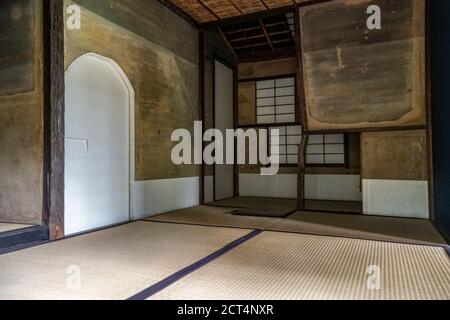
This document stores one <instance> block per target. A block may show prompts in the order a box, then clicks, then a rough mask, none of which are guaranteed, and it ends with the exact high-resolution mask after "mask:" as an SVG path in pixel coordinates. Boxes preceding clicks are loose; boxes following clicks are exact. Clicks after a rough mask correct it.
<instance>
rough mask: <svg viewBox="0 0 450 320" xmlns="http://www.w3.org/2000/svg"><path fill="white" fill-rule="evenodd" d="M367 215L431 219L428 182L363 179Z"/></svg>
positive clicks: (364, 203) (364, 206) (364, 205)
mask: <svg viewBox="0 0 450 320" xmlns="http://www.w3.org/2000/svg"><path fill="white" fill-rule="evenodd" d="M363 194H364V200H363V208H364V214H366V215H381V216H393V217H405V218H421V219H429V217H430V213H429V203H428V182H427V181H399V180H363Z"/></svg>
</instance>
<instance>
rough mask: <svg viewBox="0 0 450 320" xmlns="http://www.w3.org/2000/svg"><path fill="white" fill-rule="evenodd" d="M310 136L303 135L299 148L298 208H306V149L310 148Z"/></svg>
mask: <svg viewBox="0 0 450 320" xmlns="http://www.w3.org/2000/svg"><path fill="white" fill-rule="evenodd" d="M308 142H309V136H308V135H306V134H303V135H302V142H301V143H300V147H299V148H298V177H297V178H298V179H297V190H298V192H297V193H298V196H297V209H298V210H300V211H302V210H305V209H306V205H305V175H306V149H307V148H308Z"/></svg>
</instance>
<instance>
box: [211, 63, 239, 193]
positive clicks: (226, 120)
mask: <svg viewBox="0 0 450 320" xmlns="http://www.w3.org/2000/svg"><path fill="white" fill-rule="evenodd" d="M214 101H215V103H214V107H215V127H216V129H219V130H220V131H222V133H223V134H224V135H225V132H226V129H234V81H233V70H232V69H230V68H228V67H227V66H225V65H223V64H222V63H220V62H219V61H215V97H214ZM222 147H224V146H221V145H217V148H222ZM224 158H226V153H225V152H224ZM215 175H216V177H215V198H216V200H222V199H227V198H231V197H233V196H234V166H233V165H216V166H215Z"/></svg>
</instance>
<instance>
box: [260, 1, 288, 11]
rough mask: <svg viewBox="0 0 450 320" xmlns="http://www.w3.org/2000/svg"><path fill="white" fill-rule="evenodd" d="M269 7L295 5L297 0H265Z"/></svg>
mask: <svg viewBox="0 0 450 320" xmlns="http://www.w3.org/2000/svg"><path fill="white" fill-rule="evenodd" d="M264 2H265V3H266V5H267V6H268V7H269V9H276V8H281V7H287V6H292V5H295V0H264Z"/></svg>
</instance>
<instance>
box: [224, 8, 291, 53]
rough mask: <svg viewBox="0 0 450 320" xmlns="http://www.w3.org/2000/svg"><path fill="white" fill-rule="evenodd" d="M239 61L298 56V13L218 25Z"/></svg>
mask: <svg viewBox="0 0 450 320" xmlns="http://www.w3.org/2000/svg"><path fill="white" fill-rule="evenodd" d="M218 30H219V32H220V33H221V34H222V37H223V38H224V41H225V42H226V43H227V44H228V46H229V47H230V49H231V50H232V51H233V52H234V53H235V55H236V58H237V60H238V61H244V60H254V59H259V58H262V57H263V58H265V59H273V58H279V57H286V56H294V55H295V23H294V14H293V12H292V11H291V12H289V13H286V14H277V15H274V16H270V17H262V18H257V19H251V20H247V21H245V22H239V23H233V24H227V25H224V26H218Z"/></svg>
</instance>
